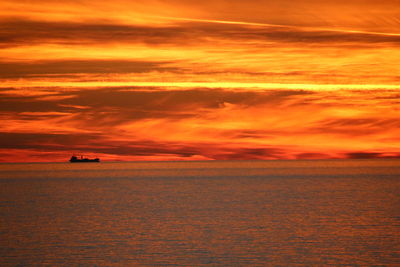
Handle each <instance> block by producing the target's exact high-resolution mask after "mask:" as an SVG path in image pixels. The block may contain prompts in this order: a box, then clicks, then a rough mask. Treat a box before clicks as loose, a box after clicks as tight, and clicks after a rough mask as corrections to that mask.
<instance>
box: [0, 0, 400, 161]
mask: <svg viewBox="0 0 400 267" xmlns="http://www.w3.org/2000/svg"><path fill="white" fill-rule="evenodd" d="M74 153H75V154H84V155H87V156H89V157H95V156H96V157H100V158H101V159H102V160H105V161H107V160H108V161H131V160H253V159H260V160H270V159H327V158H349V159H352V158H399V157H400V1H399V0H381V1H376V0H346V1H345V0H335V1H333V0H327V1H317V0H298V1H292V0H290V1H289V0H251V1H242V0H229V1H228V0H203V1H197V0H196V1H194V0H135V1H128V0H113V1H89V0H69V1H68V0H66V1H60V0H58V1H57V0H40V1H39V0H37V1H34V0H33V1H32V0H31V1H30V0H19V1H15V0H0V162H47V161H66V160H68V159H69V157H70V156H71V154H74Z"/></svg>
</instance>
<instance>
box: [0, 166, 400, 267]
mask: <svg viewBox="0 0 400 267" xmlns="http://www.w3.org/2000/svg"><path fill="white" fill-rule="evenodd" d="M399 240H400V160H319V161H318V160H304V161H215V162H214V161H213V162H129V163H107V162H104V163H86V164H85V163H81V164H80V163H75V164H73V163H35V164H4V163H3V164H0V266H327V265H333V266H399V263H400V253H399V251H400V241H399Z"/></svg>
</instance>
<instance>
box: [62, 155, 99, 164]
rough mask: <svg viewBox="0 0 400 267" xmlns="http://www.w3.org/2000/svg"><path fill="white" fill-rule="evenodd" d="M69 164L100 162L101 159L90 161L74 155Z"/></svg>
mask: <svg viewBox="0 0 400 267" xmlns="http://www.w3.org/2000/svg"><path fill="white" fill-rule="evenodd" d="M69 162H100V159H99V158H95V159H89V158H86V157H84V156H82V155H81V156H76V155H72V157H71V159H70V160H69Z"/></svg>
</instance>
